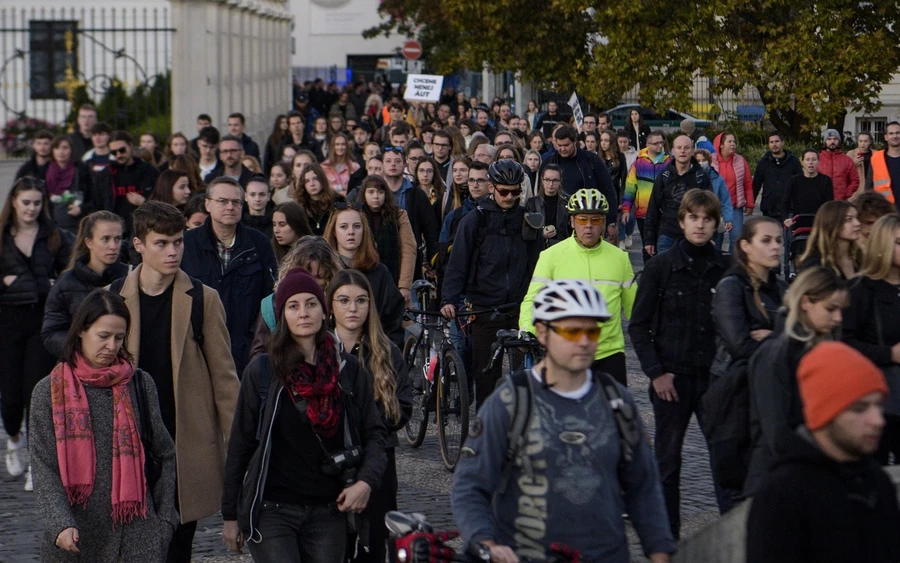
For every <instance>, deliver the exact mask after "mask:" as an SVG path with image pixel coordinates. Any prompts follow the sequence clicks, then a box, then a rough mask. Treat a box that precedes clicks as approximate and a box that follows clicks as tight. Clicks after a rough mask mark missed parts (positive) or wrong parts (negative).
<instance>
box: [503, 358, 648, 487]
mask: <svg viewBox="0 0 900 563" xmlns="http://www.w3.org/2000/svg"><path fill="white" fill-rule="evenodd" d="M591 377H592V378H593V381H594V385H596V386H597V387H599V388H600V390H601V391H602V392H603V395H604V396H605V397H606V401H607V402H608V403H609V407H610V409H612V412H613V418H614V419H615V421H616V428H617V429H618V431H619V438H620V439H621V441H622V455H621V456H620V457H619V464H618V474H619V482H620V483H621V482H622V476H623V475H624V474H625V473H626V471H627V469H628V465H629V464H630V463H631V461H632V460H633V459H634V454H635V452H636V451H637V449H638V448H639V447H640V444H641V440H642V439H643V435H642V434H641V430H640V428H639V427H638V424H637V416H638V415H637V411H636V410H635V409H634V408H633V407H632V406H631V404H629V403H628V402H627V401H626V400H625V397H624V395H622V391H621V389H619V386H618V384H617V383H616V381H615V380H614V379H613V378H612V376H611V375H609V374H608V373H606V372H603V371H592V372H591ZM504 378H505V379H506V380H507V381H508V382H509V384H510V385H511V386H512V389H513V414H512V418H511V419H510V425H509V431H508V432H507V434H506V444H507V445H506V454H505V459H504V465H503V472H502V473H501V475H500V485H499V486H498V488H497V494H499V493H502V492H503V491H504V490H505V489H506V486H507V484H508V482H509V479H510V476H511V474H512V469H513V465H514V463H513V462H514V461H515V459H516V457H518V455H519V452H521V451H524V450H525V446H526V444H527V441H528V439H527V436H526V432H527V431H528V428H529V427H530V426H531V413H532V411H533V410H534V388H533V385H534V378H533V377H532V375H531V370H529V369H526V370H522V371H518V372H516V373H512V374H507V375H505V376H504Z"/></svg>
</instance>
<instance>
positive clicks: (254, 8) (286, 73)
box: [171, 0, 293, 149]
mask: <svg viewBox="0 0 900 563" xmlns="http://www.w3.org/2000/svg"><path fill="white" fill-rule="evenodd" d="M171 4H172V27H174V28H175V30H176V31H175V33H174V38H173V44H172V130H173V131H182V132H184V133H185V134H186V135H188V137H192V136H193V135H194V131H195V123H196V118H197V115H198V114H200V113H208V114H209V115H210V116H211V117H212V118H213V123H214V124H215V126H216V127H218V128H219V129H220V131H223V130H224V129H225V121H226V119H227V117H228V114H230V113H232V112H235V111H239V112H241V113H243V114H244V115H245V116H246V118H247V133H248V134H249V135H250V136H251V137H253V138H254V139H255V140H256V142H257V143H259V145H260V148H261V149H262V148H263V144H264V143H265V140H266V136H267V135H268V133H269V129H270V128H271V127H272V123H273V122H274V121H275V116H276V115H278V114H280V113H287V112H288V111H290V109H291V103H292V102H291V84H292V81H291V61H290V50H289V47H290V28H289V26H290V22H291V19H292V17H293V16H292V15H291V14H290V12H289V11H288V2H287V0H171Z"/></svg>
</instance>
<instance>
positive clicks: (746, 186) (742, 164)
mask: <svg viewBox="0 0 900 563" xmlns="http://www.w3.org/2000/svg"><path fill="white" fill-rule="evenodd" d="M724 135H725V133H719V134H718V135H716V139H715V140H714V141H713V148H715V150H716V152H715V154H714V155H713V161H712V164H713V168H715V169H716V172H718V173H719V174H720V175H721V176H722V178H724V179H725V185H727V186H728V193H729V194H730V195H731V203H732V205H734V208H735V209H741V208H744V207H745V208H747V209H753V206H754V205H755V202H756V198H754V197H753V176H752V175H751V174H750V165H749V164H747V160H746V159H744V157H743V156H741V155H739V154H738V153H736V152H735V153H732V154H730V155H728V158H725V157H723V156H722V137H723V136H724Z"/></svg>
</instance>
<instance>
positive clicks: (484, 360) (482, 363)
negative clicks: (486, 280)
mask: <svg viewBox="0 0 900 563" xmlns="http://www.w3.org/2000/svg"><path fill="white" fill-rule="evenodd" d="M472 308H473V310H475V311H481V310H484V309H486V308H487V307H482V306H480V305H472ZM518 324H519V309H518V308H517V309H516V310H514V311H511V312H509V313H505V314H502V315H497V316H496V318H494V319H491V314H490V313H488V314H485V315H478V316H477V317H475V320H474V321H472V324H471V325H469V329H470V334H471V338H470V340H471V342H472V366H473V368H474V370H475V373H474V374H473V377H472V378H471V379H473V380H474V381H475V405H476V407H477V408H481V405H482V404H484V401H485V400H486V399H487V398H488V397H489V396H490V395H491V393H493V392H494V387H496V385H497V381H498V380H499V379H500V377H501V376H502V375H503V362H501V361H499V360H498V361H497V363H496V364H494V369H492V370H491V371H490V372H489V373H487V374H483V373H481V372H482V370H484V368H486V367H487V366H488V364H490V362H491V344H493V343H494V342H496V341H497V331H498V330H511V329H517V328H519V327H518ZM471 396H472V391H471V390H470V391H469V397H471Z"/></svg>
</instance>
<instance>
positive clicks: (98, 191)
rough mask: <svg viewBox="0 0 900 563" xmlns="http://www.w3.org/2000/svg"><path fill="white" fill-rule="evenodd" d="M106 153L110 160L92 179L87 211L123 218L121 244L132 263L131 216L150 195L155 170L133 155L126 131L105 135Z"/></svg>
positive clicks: (133, 257)
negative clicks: (90, 206) (107, 143)
mask: <svg viewBox="0 0 900 563" xmlns="http://www.w3.org/2000/svg"><path fill="white" fill-rule="evenodd" d="M109 154H110V156H112V158H113V161H112V163H111V164H110V165H109V166H107V167H106V169H104V170H103V171H102V172H100V173H99V174H97V176H96V180H95V181H94V190H93V194H92V195H91V204H92V208H91V210H92V211H99V210H101V209H103V210H106V211H112V212H113V213H115V214H116V215H118V216H119V217H121V218H122V219H123V220H124V221H125V231H124V232H123V233H122V246H123V250H127V251H126V252H124V254H125V256H130V257H131V259H132V262H135V261H136V259H137V257H136V255H135V254H134V253H132V252H131V249H132V248H133V247H132V240H131V239H132V237H131V233H132V229H131V225H132V220H131V216H132V214H133V213H134V210H135V209H137V208H138V207H139V206H140V205H142V204H143V203H144V202H145V201H147V198H149V197H150V194H151V193H152V192H153V187H154V186H155V185H156V180H157V178H159V170H157V169H156V167H155V166H153V165H152V164H150V163H149V162H145V161H143V160H141V159H139V158H134V139H133V138H132V136H131V134H130V133H128V132H127V131H113V133H112V135H110V136H109Z"/></svg>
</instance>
